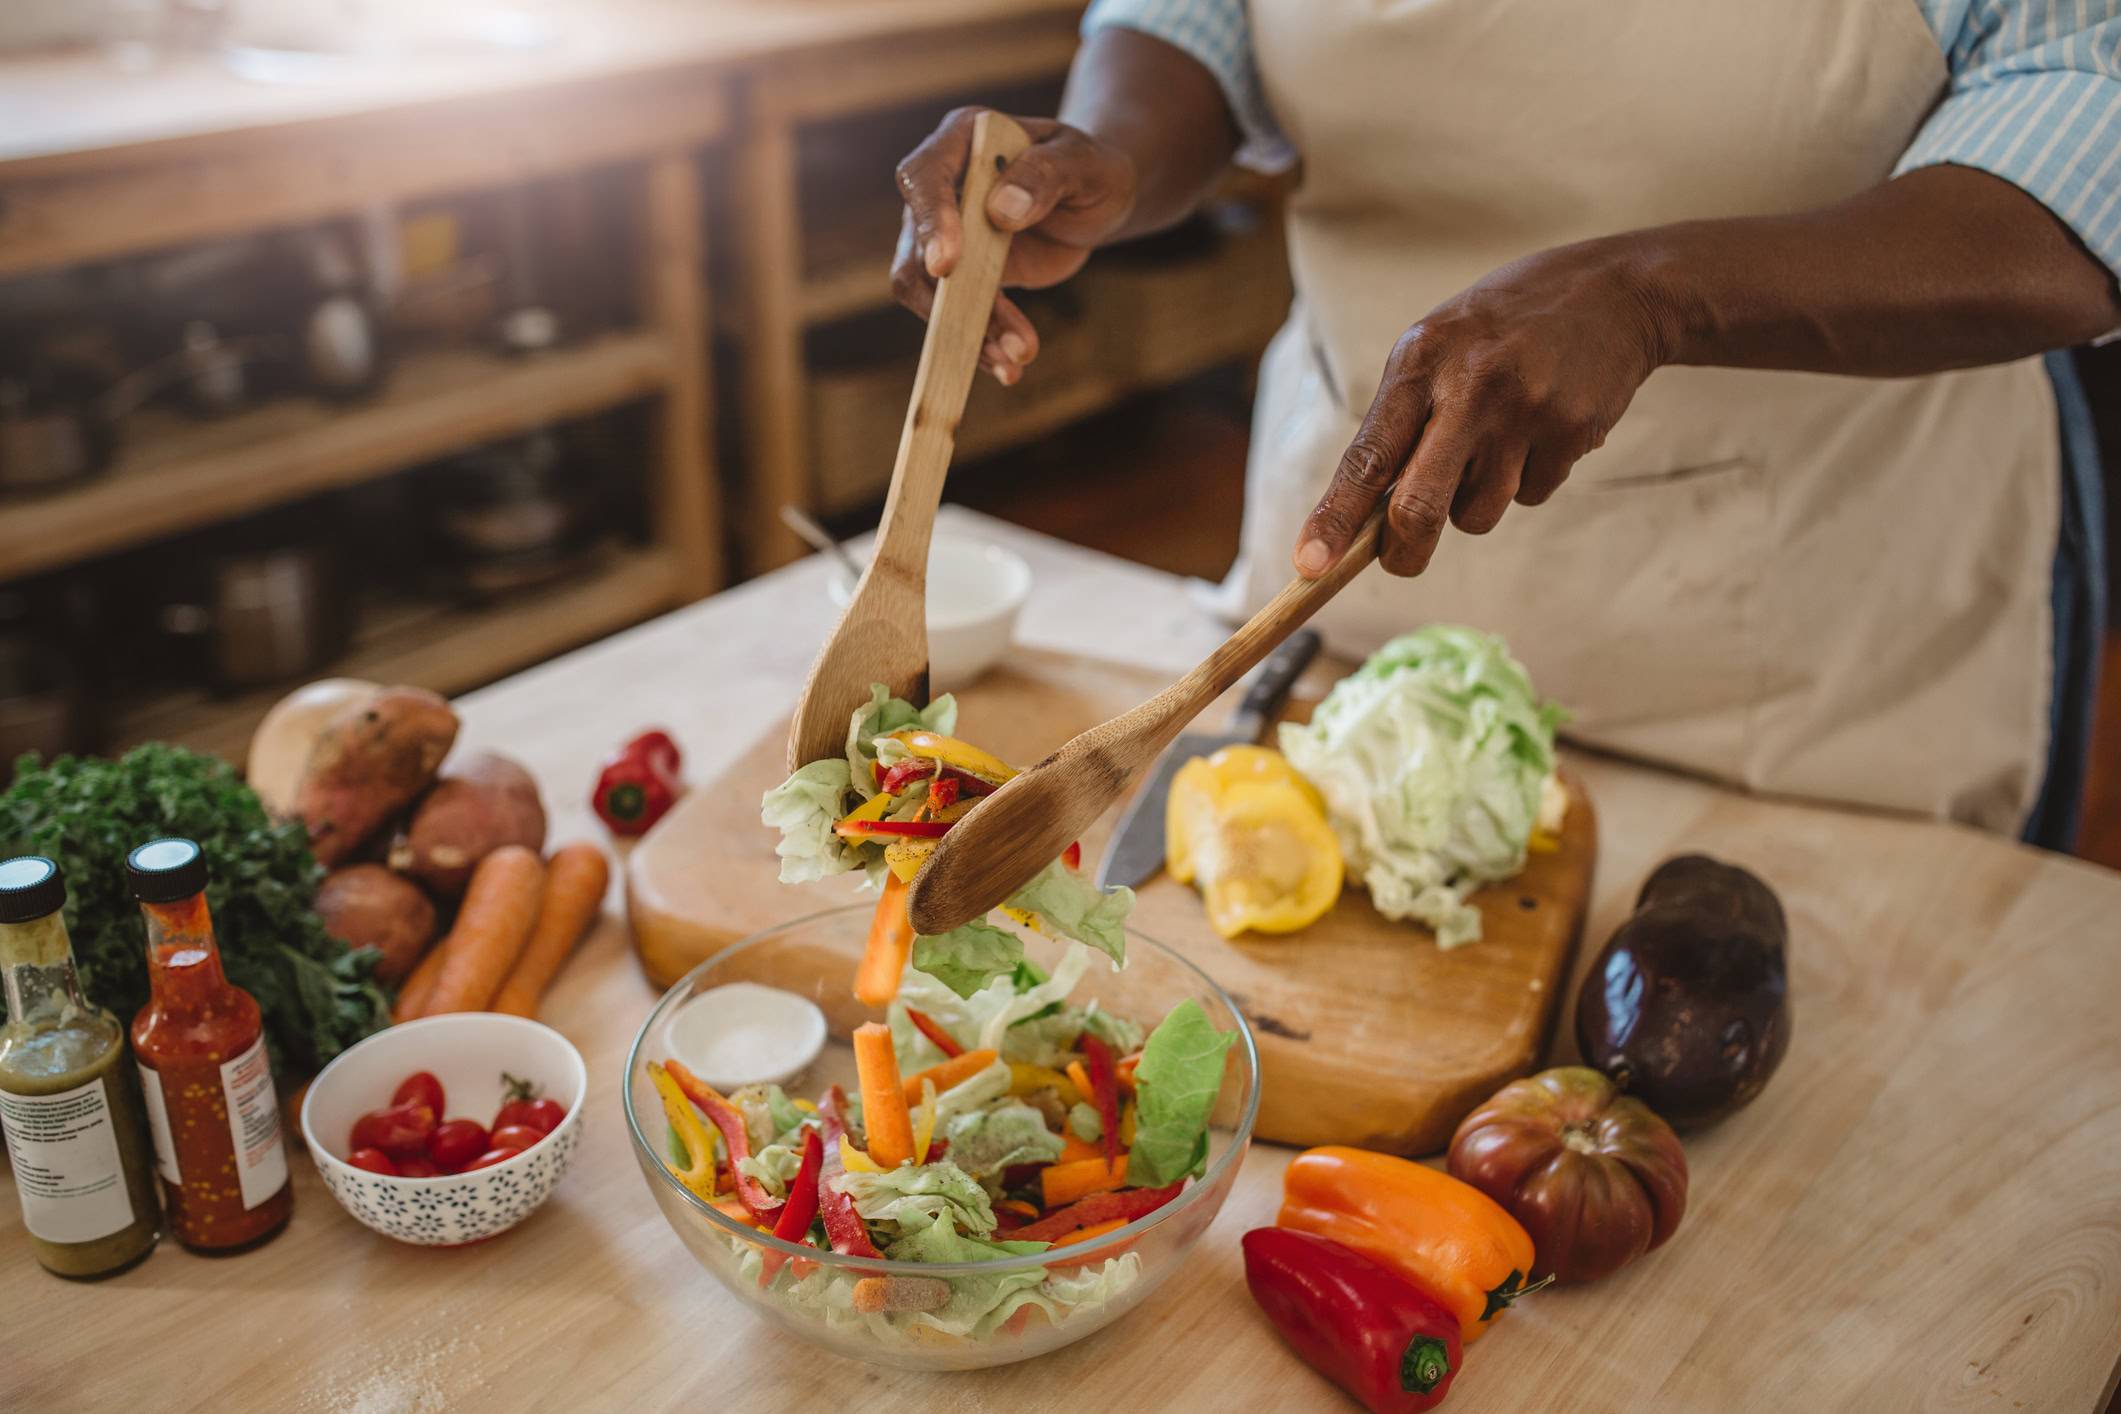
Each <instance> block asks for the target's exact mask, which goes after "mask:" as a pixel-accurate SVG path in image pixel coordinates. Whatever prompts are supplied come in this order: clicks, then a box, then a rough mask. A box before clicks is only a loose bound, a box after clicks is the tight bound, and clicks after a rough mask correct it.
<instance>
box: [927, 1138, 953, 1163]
mask: <svg viewBox="0 0 2121 1414" xmlns="http://www.w3.org/2000/svg"><path fill="white" fill-rule="evenodd" d="M949 1152H950V1141H949V1140H947V1139H931V1140H929V1141H928V1152H927V1153H926V1154H925V1155H923V1156H922V1158H921V1162H922V1163H924V1164H939V1163H941V1162H942V1161H943V1155H945V1154H947V1153H949Z"/></svg>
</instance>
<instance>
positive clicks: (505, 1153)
mask: <svg viewBox="0 0 2121 1414" xmlns="http://www.w3.org/2000/svg"><path fill="white" fill-rule="evenodd" d="M522 1152H523V1151H522V1150H521V1149H488V1150H487V1151H486V1152H485V1153H483V1154H481V1155H479V1156H478V1157H477V1158H476V1159H473V1160H472V1161H471V1162H470V1163H468V1164H466V1165H464V1172H466V1173H470V1172H471V1171H472V1170H473V1169H490V1168H492V1167H493V1166H494V1165H495V1164H505V1163H507V1162H508V1161H509V1160H510V1159H512V1158H514V1157H515V1156H516V1155H518V1154H520V1153H522Z"/></svg>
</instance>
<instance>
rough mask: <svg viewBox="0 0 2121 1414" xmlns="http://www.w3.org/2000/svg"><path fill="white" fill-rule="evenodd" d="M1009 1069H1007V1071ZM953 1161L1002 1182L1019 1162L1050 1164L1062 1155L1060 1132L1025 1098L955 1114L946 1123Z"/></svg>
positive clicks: (972, 1172)
mask: <svg viewBox="0 0 2121 1414" xmlns="http://www.w3.org/2000/svg"><path fill="white" fill-rule="evenodd" d="M1005 1073H1006V1071H1005ZM943 1135H944V1137H945V1138H947V1139H948V1140H949V1141H950V1162H952V1163H954V1164H956V1165H957V1166H958V1167H960V1168H962V1169H964V1170H965V1172H967V1173H969V1174H971V1175H972V1176H973V1177H975V1178H978V1179H982V1180H988V1181H991V1182H998V1181H999V1180H1000V1178H1001V1174H1002V1170H1003V1169H1006V1168H1011V1167H1013V1166H1015V1165H1017V1164H1050V1163H1052V1162H1053V1161H1054V1160H1055V1159H1057V1158H1059V1157H1060V1153H1061V1140H1060V1136H1059V1135H1057V1134H1055V1133H1054V1132H1053V1131H1052V1130H1050V1129H1048V1128H1046V1118H1045V1116H1044V1115H1041V1114H1040V1113H1039V1112H1038V1111H1037V1110H1035V1109H1033V1108H1031V1106H1029V1105H1027V1104H1025V1103H1023V1102H1022V1101H1021V1100H1012V1101H1010V1102H1009V1103H1007V1104H999V1105H995V1106H993V1107H992V1108H990V1109H984V1110H975V1111H972V1112H971V1113H967V1114H960V1115H957V1116H955V1117H953V1118H952V1119H951V1120H950V1121H949V1122H948V1123H946V1124H945V1125H944V1126H943Z"/></svg>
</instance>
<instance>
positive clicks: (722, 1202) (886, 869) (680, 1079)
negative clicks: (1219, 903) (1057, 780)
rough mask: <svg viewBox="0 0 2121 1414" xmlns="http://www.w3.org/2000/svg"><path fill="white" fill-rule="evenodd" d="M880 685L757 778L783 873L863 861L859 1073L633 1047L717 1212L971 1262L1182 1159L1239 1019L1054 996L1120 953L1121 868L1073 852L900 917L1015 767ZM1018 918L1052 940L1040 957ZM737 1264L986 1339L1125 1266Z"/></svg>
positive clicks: (1163, 1178) (1108, 1295) (1082, 1223)
mask: <svg viewBox="0 0 2121 1414" xmlns="http://www.w3.org/2000/svg"><path fill="white" fill-rule="evenodd" d="M956 716H957V708H956V704H955V702H954V701H953V700H952V699H951V698H949V697H942V698H938V699H937V700H936V701H934V702H933V703H931V704H929V705H928V706H927V707H926V708H924V709H922V708H915V707H914V706H913V705H912V704H911V703H908V702H905V701H902V700H900V699H897V698H893V697H891V696H890V695H889V693H888V692H886V690H885V689H884V688H883V687H881V686H878V687H875V688H873V689H872V695H871V700H870V701H869V702H868V703H867V704H866V705H865V706H864V707H863V708H862V709H861V710H860V711H858V712H856V713H855V714H854V717H853V720H852V721H851V723H850V724H849V728H848V734H847V749H846V752H845V755H844V756H843V757H838V758H834V759H831V760H826V761H817V762H812V763H811V764H809V765H807V766H805V767H803V768H802V769H801V770H799V771H797V772H796V773H795V774H794V775H792V776H791V777H789V778H788V780H787V781H786V782H785V783H783V784H782V785H780V786H778V787H776V788H775V789H773V790H771V791H769V792H767V794H766V796H765V799H764V801H763V803H762V807H761V814H762V818H763V820H764V822H765V823H766V824H768V825H770V826H773V827H775V828H776V829H778V830H779V831H780V834H781V842H780V845H779V854H780V859H781V878H782V880H783V881H785V882H805V881H809V880H813V879H820V878H825V877H828V876H831V875H835V874H849V873H857V872H859V873H862V874H864V875H866V876H867V878H868V880H869V881H870V882H871V883H873V884H875V885H876V886H877V887H878V888H879V889H880V891H881V892H880V895H879V898H878V902H877V908H876V914H875V918H874V921H873V922H872V924H871V927H870V932H869V937H868V941H867V945H866V947H865V950H864V954H863V959H862V962H861V965H860V967H859V969H858V971H857V975H856V978H855V984H854V991H855V995H856V996H857V997H858V998H859V999H860V1000H862V1001H863V1002H865V1003H867V1004H869V1005H870V1006H873V1007H876V1008H877V1009H878V1010H879V1011H880V1012H881V1013H882V1016H883V1019H881V1020H878V1021H872V1022H869V1023H867V1024H865V1025H863V1026H860V1027H858V1028H856V1030H855V1031H854V1033H853V1038H852V1039H853V1048H854V1057H855V1067H856V1077H857V1085H856V1093H854V1094H847V1093H845V1092H844V1091H843V1090H842V1089H841V1087H839V1086H836V1085H835V1086H832V1087H830V1088H828V1089H826V1090H825V1091H824V1093H822V1094H820V1095H818V1096H816V1097H815V1098H812V1099H802V1098H792V1097H790V1096H789V1095H788V1094H786V1093H785V1092H784V1091H783V1090H782V1089H781V1087H780V1086H778V1085H757V1086H749V1087H746V1088H744V1089H740V1090H736V1091H734V1092H732V1093H731V1094H729V1095H727V1096H723V1095H720V1094H718V1093H716V1092H715V1091H714V1090H713V1089H712V1088H711V1087H709V1086H708V1085H706V1084H705V1083H704V1082H702V1081H701V1080H700V1079H699V1078H698V1077H696V1076H694V1075H693V1074H691V1073H690V1072H689V1071H688V1070H687V1069H686V1067H685V1066H684V1065H683V1064H681V1063H680V1062H678V1061H676V1060H663V1061H661V1062H651V1063H650V1065H649V1075H650V1079H651V1080H652V1081H653V1083H654V1085H655V1087H656V1090H657V1092H658V1094H659V1096H660V1097H661V1099H662V1102H663V1106H664V1111H665V1114H666V1116H667V1118H668V1120H669V1122H670V1149H669V1155H668V1159H667V1162H668V1164H669V1167H670V1169H671V1171H672V1172H673V1173H674V1174H675V1175H676V1176H677V1178H678V1179H679V1181H680V1182H682V1183H683V1184H684V1185H685V1186H686V1187H687V1188H689V1189H690V1190H691V1191H692V1192H694V1193H695V1194H697V1195H698V1196H699V1197H701V1198H702V1199H704V1200H705V1201H707V1202H709V1203H711V1204H713V1205H714V1206H715V1207H717V1208H718V1209H719V1210H720V1211H721V1212H723V1213H724V1214H725V1215H727V1216H728V1217H730V1218H732V1219H734V1220H736V1221H737V1222H740V1223H743V1224H745V1225H746V1226H749V1227H752V1228H754V1229H757V1230H760V1231H764V1232H770V1233H771V1234H772V1235H774V1236H776V1237H779V1238H782V1239H783V1240H785V1241H788V1242H793V1243H796V1244H798V1245H804V1246H810V1247H815V1248H817V1249H819V1250H820V1251H825V1250H830V1251H833V1252H837V1253H841V1254H844V1255H850V1256H859V1257H882V1258H888V1259H890V1260H893V1261H900V1262H913V1263H960V1264H962V1263H986V1262H993V1261H998V1260H1000V1259H1004V1258H1008V1257H1016V1256H1023V1255H1029V1254H1036V1253H1043V1252H1047V1251H1049V1250H1052V1249H1056V1248H1063V1247H1068V1246H1073V1245H1076V1244H1079V1243H1084V1242H1088V1241H1090V1240H1092V1239H1094V1238H1098V1237H1102V1236H1104V1235H1105V1234H1107V1233H1110V1232H1114V1231H1117V1230H1118V1229H1120V1228H1122V1227H1124V1226H1125V1225H1126V1224H1128V1223H1130V1222H1133V1221H1136V1220H1137V1219H1140V1218H1144V1217H1147V1216H1148V1215H1150V1214H1151V1213H1153V1212H1155V1211H1156V1210H1157V1209H1158V1208H1161V1207H1162V1206H1163V1205H1164V1204H1166V1203H1169V1202H1170V1201H1171V1200H1172V1199H1174V1198H1176V1197H1177V1196H1178V1195H1179V1193H1180V1192H1181V1191H1182V1190H1183V1189H1184V1188H1185V1186H1186V1184H1187V1182H1188V1181H1189V1180H1192V1179H1195V1178H1198V1177H1199V1176H1200V1175H1201V1174H1202V1173H1203V1172H1204V1170H1205V1167H1206V1162H1207V1152H1208V1121H1209V1117H1210V1114H1211V1112H1212V1110H1213V1108H1214V1105H1215V1100H1216V1096H1217V1095H1218V1093H1219V1092H1220V1090H1221V1088H1222V1077H1223V1066H1224V1055H1225V1053H1226V1052H1227V1051H1228V1049H1229V1047H1230V1046H1231V1045H1232V1044H1233V1043H1234V1042H1235V1040H1236V1037H1235V1036H1234V1035H1233V1034H1231V1033H1228V1032H1224V1031H1221V1030H1218V1029H1217V1028H1216V1027H1215V1025H1214V1024H1213V1023H1212V1022H1211V1021H1210V1020H1209V1019H1208V1016H1207V1014H1206V1013H1205V1012H1204V1011H1202V1010H1201V1008H1200V1006H1199V1004H1198V1003H1196V1002H1194V1001H1192V1000H1190V999H1189V1000H1187V1001H1184V1002H1181V1003H1180V1004H1179V1005H1178V1006H1177V1007H1175V1008H1173V1009H1172V1010H1171V1012H1170V1013H1169V1014H1168V1015H1166V1016H1165V1017H1164V1018H1163V1019H1162V1020H1161V1021H1160V1022H1159V1023H1158V1024H1157V1025H1156V1027H1155V1029H1154V1030H1153V1031H1151V1030H1146V1029H1145V1028H1144V1026H1143V1024H1142V1023H1141V1022H1140V1021H1139V1020H1137V1019H1134V1018H1131V1017H1125V1016H1119V1015H1115V1014H1113V1013H1111V1012H1109V1011H1106V1010H1103V1009H1102V1008H1100V1007H1099V1006H1098V1005H1097V1004H1096V1003H1095V1002H1090V1003H1087V1004H1078V1003H1076V1002H1073V1001H1071V1000H1070V997H1071V995H1072V993H1073V992H1074V991H1075V988H1076V986H1077V984H1078V983H1079V982H1080V981H1081V979H1082V977H1083V975H1084V973H1085V971H1086V969H1088V967H1089V966H1090V965H1091V964H1092V961H1093V954H1094V953H1098V954H1103V956H1104V959H1105V961H1106V962H1107V963H1108V964H1109V965H1110V966H1112V967H1113V968H1115V969H1117V968H1120V967H1123V966H1124V965H1125V964H1126V935H1125V931H1124V923H1125V920H1126V917H1127V913H1128V910H1129V909H1130V908H1131V907H1132V906H1133V895H1132V893H1131V892H1129V891H1128V890H1126V889H1117V890H1112V891H1110V892H1105V891H1101V890H1099V889H1097V888H1096V887H1095V886H1094V885H1093V884H1092V883H1091V882H1090V881H1089V880H1088V879H1086V878H1085V877H1084V876H1083V875H1082V873H1081V872H1080V864H1081V861H1080V852H1079V851H1078V850H1076V849H1073V848H1071V849H1070V850H1069V851H1068V853H1067V854H1066V855H1065V856H1063V857H1062V858H1061V859H1058V860H1055V861H1054V862H1053V863H1052V864H1051V865H1049V866H1048V867H1047V868H1046V869H1045V870H1044V871H1042V872H1041V873H1040V874H1039V875H1038V876H1037V877H1036V878H1034V879H1033V880H1032V881H1031V882H1030V883H1028V884H1026V885H1025V886H1024V887H1023V888H1022V889H1020V890H1018V891H1017V893H1015V894H1014V895H1012V896H1011V897H1010V898H1009V900H1008V901H1007V902H1006V903H1005V904H1004V905H1003V907H1002V909H1001V913H1002V915H1003V918H1004V919H1005V920H1006V921H1007V922H1009V923H1012V924H1014V925H1015V927H1014V928H1012V927H1009V926H1004V925H1003V923H1001V922H996V921H992V920H979V921H975V922H972V923H968V924H966V925H965V926H963V927H961V928H958V929H955V930H953V931H951V932H949V933H947V934H942V935H940V936H935V937H921V936H916V935H915V934H914V932H913V928H912V924H911V922H910V921H909V919H908V918H907V913H906V885H907V883H908V882H909V881H910V880H911V879H912V878H913V876H914V875H915V874H916V873H917V872H918V871H919V869H920V867H921V865H922V864H923V863H924V862H925V860H926V858H927V856H928V854H929V853H930V852H932V851H933V849H934V847H935V842H936V840H938V839H939V838H941V837H942V836H943V834H944V833H946V832H947V831H948V830H949V828H950V826H951V825H952V824H953V823H955V822H956V821H957V820H959V819H961V818H963V816H964V815H965V813H966V812H967V811H969V810H971V809H972V808H974V807H975V806H976V805H977V803H978V801H979V798H980V797H981V796H983V795H986V794H989V793H991V792H992V791H993V790H994V789H995V788H996V787H997V786H999V785H1001V784H1002V783H1003V782H1005V781H1007V780H1008V779H1009V778H1010V777H1011V776H1013V775H1014V774H1016V773H1015V771H1014V769H1013V768H1011V767H1010V766H1008V765H1007V764H1005V763H1003V762H1002V761H1000V760H998V759H996V758H995V757H994V756H992V755H990V754H989V753H987V752H985V751H982V750H981V749H979V748H978V747H976V746H973V745H971V744H969V743H967V742H963V741H960V740H958V739H957V738H955V737H954V736H952V735H951V733H952V732H953V731H954V730H955V727H956ZM1017 928H1022V929H1029V930H1032V931H1035V932H1038V933H1041V934H1044V935H1046V936H1049V937H1052V938H1055V939H1057V940H1060V941H1063V942H1065V944H1066V949H1065V951H1064V952H1063V953H1062V955H1061V957H1060V958H1059V960H1058V961H1057V962H1056V963H1055V965H1054V967H1053V969H1052V971H1051V972H1050V973H1049V972H1046V971H1044V970H1042V969H1041V968H1039V967H1038V966H1036V965H1035V964H1034V963H1033V962H1032V961H1031V960H1030V959H1029V958H1028V957H1027V956H1026V955H1025V951H1024V941H1023V937H1022V935H1021V933H1020V932H1018V931H1016V929H1017ZM731 1241H732V1245H733V1247H734V1248H735V1250H736V1252H737V1254H738V1257H739V1260H740V1262H741V1264H742V1266H741V1269H742V1273H743V1275H744V1276H745V1277H746V1278H747V1279H750V1280H755V1281H756V1282H757V1283H758V1285H759V1286H760V1287H761V1288H766V1289H771V1290H774V1291H776V1292H777V1293H778V1294H779V1295H780V1296H781V1298H782V1299H784V1300H786V1301H788V1302H791V1303H794V1304H796V1305H798V1306H801V1307H803V1308H805V1309H806V1310H807V1311H809V1312H810V1313H811V1314H814V1315H817V1316H819V1317H821V1318H823V1319H824V1320H826V1321H827V1322H829V1323H831V1324H833V1325H846V1326H860V1327H866V1328H867V1330H868V1331H869V1333H870V1334H872V1335H873V1336H876V1337H879V1338H882V1339H885V1340H889V1341H903V1340H925V1341H933V1340H937V1339H941V1340H946V1341H947V1340H949V1339H953V1338H957V1339H983V1338H987V1337H991V1336H994V1335H997V1334H1000V1333H1011V1332H1022V1331H1024V1330H1026V1329H1027V1328H1028V1327H1030V1326H1031V1325H1032V1324H1033V1323H1035V1322H1039V1321H1044V1322H1050V1323H1052V1324H1054V1325H1067V1324H1070V1323H1072V1322H1076V1321H1081V1320H1085V1319H1091V1318H1093V1317H1094V1314H1095V1313H1097V1312H1099V1311H1100V1310H1103V1309H1105V1308H1106V1307H1108V1306H1109V1304H1110V1303H1111V1302H1113V1301H1114V1300H1115V1299H1117V1298H1118V1297H1120V1296H1121V1295H1122V1293H1124V1292H1125V1291H1126V1290H1127V1289H1128V1288H1129V1287H1131V1286H1133V1285H1134V1283H1135V1282H1137V1281H1138V1280H1139V1279H1140V1277H1141V1267H1142V1264H1141V1258H1140V1256H1139V1255H1138V1254H1136V1253H1134V1252H1132V1251H1122V1252H1120V1253H1119V1254H1118V1255H1115V1256H1109V1257H1105V1258H1103V1259H1102V1260H1097V1259H1092V1260H1087V1261H1084V1262H1081V1263H1066V1262H1048V1263H1043V1264H1037V1265H1030V1264H1027V1265H1025V1266H1023V1267H1020V1268H1012V1269H1010V1270H1008V1271H1005V1272H998V1273H996V1274H994V1275H992V1276H982V1275H972V1276H967V1275H965V1274H962V1273H953V1274H951V1275H949V1276H947V1277H940V1276H939V1277H923V1276H908V1275H893V1276H888V1277H883V1276H864V1277H857V1276H855V1275H853V1274H851V1273H846V1272H842V1271H839V1270H837V1269H834V1268H831V1267H828V1266H824V1265H820V1264H818V1263H815V1262H809V1261H805V1260H804V1259H801V1258H794V1259H789V1258H788V1257H787V1255H786V1254H785V1253H780V1252H772V1251H767V1250H765V1249H763V1248H761V1247H759V1246H757V1245H756V1244H754V1243H751V1242H748V1241H745V1240H744V1239H741V1238H732V1239H731Z"/></svg>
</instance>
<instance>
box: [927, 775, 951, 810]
mask: <svg viewBox="0 0 2121 1414" xmlns="http://www.w3.org/2000/svg"><path fill="white" fill-rule="evenodd" d="M957 794H958V783H957V777H955V776H938V777H937V778H936V781H935V784H934V785H932V786H930V787H928V813H929V814H931V815H937V814H941V813H942V812H943V811H945V810H948V809H949V808H950V807H951V806H953V805H955V804H957Z"/></svg>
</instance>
